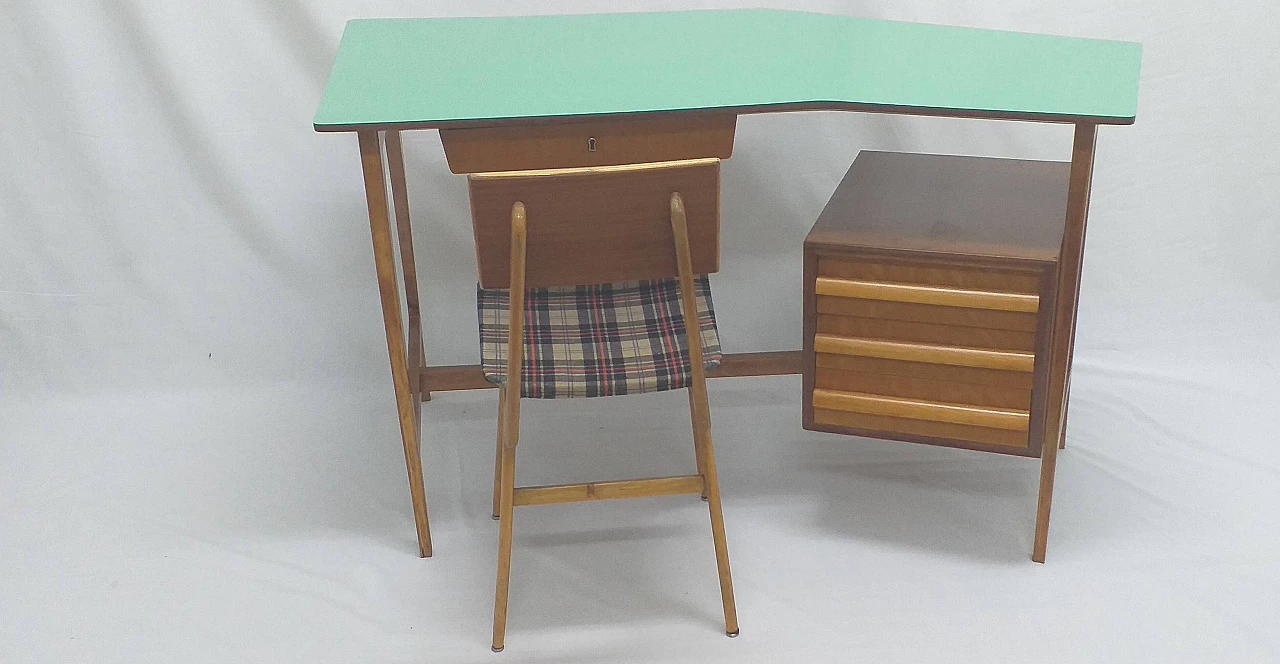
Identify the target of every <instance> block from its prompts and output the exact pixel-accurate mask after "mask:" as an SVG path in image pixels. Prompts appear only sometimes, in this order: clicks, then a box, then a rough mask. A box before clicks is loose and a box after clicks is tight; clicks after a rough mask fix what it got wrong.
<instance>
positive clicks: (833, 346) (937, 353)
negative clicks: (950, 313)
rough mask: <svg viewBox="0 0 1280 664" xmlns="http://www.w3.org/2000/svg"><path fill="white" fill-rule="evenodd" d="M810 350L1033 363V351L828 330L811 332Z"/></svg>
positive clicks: (988, 364) (1021, 366) (1015, 367)
mask: <svg viewBox="0 0 1280 664" xmlns="http://www.w3.org/2000/svg"><path fill="white" fill-rule="evenodd" d="M813 350H814V352H817V353H832V354H835V355H854V356H858V357H878V358H882V359H886V360H904V361H907V362H927V363H930V364H950V365H953V366H959V367H978V368H982V369H1004V370H1006V371H1031V370H1033V369H1034V368H1035V366H1036V356H1035V354H1034V353H1021V352H1016V351H1005V350H986V349H982V348H959V347H956V346H937V345H934V344H922V343H904V342H901V341H884V340H881V339H856V338H848V337H838V336H835V335H831V334H817V335H814V337H813Z"/></svg>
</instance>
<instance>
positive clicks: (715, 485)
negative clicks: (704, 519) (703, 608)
mask: <svg viewBox="0 0 1280 664" xmlns="http://www.w3.org/2000/svg"><path fill="white" fill-rule="evenodd" d="M690 391H691V392H694V393H696V396H695V397H694V399H693V400H694V401H695V402H696V403H697V406H696V407H695V408H694V409H693V411H692V413H691V416H692V419H693V423H694V425H693V437H694V444H695V445H697V446H698V447H699V448H701V449H702V457H703V460H704V461H703V463H704V464H705V469H704V470H703V471H702V477H703V480H704V484H705V487H706V493H707V509H708V511H709V512H710V514H711V539H712V541H713V542H714V543H715V549H716V571H717V572H718V573H719V575H720V601H721V603H722V604H723V605H724V631H725V634H728V635H729V636H737V635H738V609H737V606H736V604H735V603H734V599H733V578H732V576H731V574H730V572H729V544H728V542H727V541H726V540H725V534H724V512H723V511H722V509H721V506H720V480H719V477H718V476H717V474H716V459H715V453H714V451H713V450H712V446H711V417H710V411H709V409H708V405H707V386H706V382H705V379H704V382H703V383H702V388H701V389H697V388H693V389H691V390H690Z"/></svg>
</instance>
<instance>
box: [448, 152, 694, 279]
mask: <svg viewBox="0 0 1280 664" xmlns="http://www.w3.org/2000/svg"><path fill="white" fill-rule="evenodd" d="M469 180H470V192H471V211H472V222H473V227H474V230H475V240H476V252H477V262H478V264H479V268H480V284H481V286H483V287H484V288H507V287H508V280H507V276H506V275H507V272H508V266H507V263H508V261H509V255H510V252H509V244H508V239H507V231H506V229H507V221H506V218H507V215H508V213H509V211H510V209H511V205H512V204H513V203H515V202H516V201H520V202H522V203H523V204H524V205H525V207H526V208H527V209H528V212H529V215H530V219H531V223H530V225H529V235H528V243H529V258H528V261H529V262H528V265H527V274H526V276H525V279H526V284H527V287H528V288H541V287H547V286H574V285H580V284H596V283H607V282H618V281H632V280H637V279H664V278H669V277H673V276H675V275H676V272H677V270H676V262H675V256H673V255H672V252H671V246H672V236H671V224H670V219H669V212H668V210H667V204H666V200H667V198H668V196H670V194H671V192H673V191H679V192H680V193H681V195H682V196H683V197H684V201H685V206H686V209H687V211H688V218H689V233H690V236H689V240H690V251H691V253H692V256H693V269H694V271H695V273H697V274H710V273H712V272H716V271H717V270H719V259H720V243H719V239H720V163H719V161H718V160H715V159H703V160H694V161H686V162H670V163H667V164H663V165H661V166H660V167H654V166H653V165H643V164H642V165H638V166H629V167H608V168H600V169H577V170H575V171H560V172H557V173H554V174H546V173H543V174H538V173H534V174H527V173H514V174H513V173H504V174H486V175H483V176H481V175H472V176H470V177H469Z"/></svg>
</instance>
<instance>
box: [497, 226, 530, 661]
mask: <svg viewBox="0 0 1280 664" xmlns="http://www.w3.org/2000/svg"><path fill="white" fill-rule="evenodd" d="M524 264H525V210H524V204H523V203H519V202H517V203H516V204H515V205H513V206H511V294H510V298H509V299H510V302H509V305H510V306H509V308H508V309H507V315H508V317H509V318H508V321H507V376H506V383H505V385H504V387H503V390H502V397H503V398H502V408H503V411H504V412H503V413H502V415H501V418H502V426H501V427H499V431H501V432H502V434H501V435H500V436H499V439H500V440H501V441H502V445H501V448H500V449H501V451H500V454H499V456H500V458H501V459H502V464H501V465H502V470H501V473H500V474H501V484H502V486H501V487H500V491H499V493H500V494H501V495H500V496H499V501H498V502H499V505H498V587H497V589H496V590H495V591H494V597H493V651H494V652H501V651H502V648H503V647H504V645H505V643H506V635H507V590H508V588H509V587H510V585H511V523H512V522H511V520H512V517H514V516H515V515H514V514H513V512H514V511H515V482H516V444H517V443H519V442H520V375H521V371H522V369H523V365H524Z"/></svg>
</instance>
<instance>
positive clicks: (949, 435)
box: [809, 408, 1027, 456]
mask: <svg viewBox="0 0 1280 664" xmlns="http://www.w3.org/2000/svg"><path fill="white" fill-rule="evenodd" d="M813 417H814V423H813V426H811V427H809V428H810V429H814V430H817V431H827V432H830V433H843V434H847V435H851V436H864V437H868V438H888V439H890V440H902V441H906V442H911V443H924V444H926V445H941V446H945V447H964V448H968V449H979V450H982V451H985V452H999V453H1003V454H1017V455H1019V456H1026V455H1027V454H1026V448H1027V432H1025V431H1014V430H1012V429H987V428H983V427H972V426H965V425H962V424H952V423H949V422H931V421H928V420H916V419H909V418H901V417H886V416H883V415H869V414H866V413H853V412H847V411H840V410H825V409H821V408H818V409H814V415H813Z"/></svg>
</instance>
